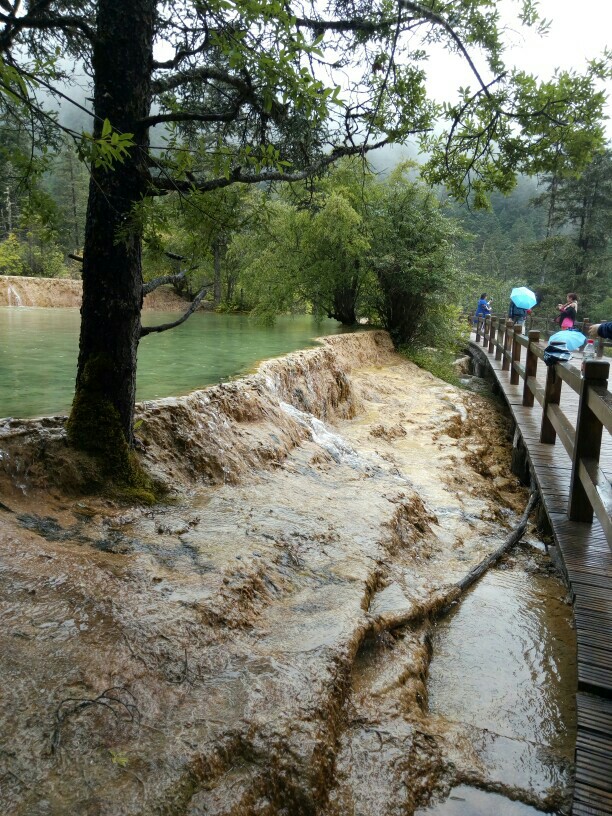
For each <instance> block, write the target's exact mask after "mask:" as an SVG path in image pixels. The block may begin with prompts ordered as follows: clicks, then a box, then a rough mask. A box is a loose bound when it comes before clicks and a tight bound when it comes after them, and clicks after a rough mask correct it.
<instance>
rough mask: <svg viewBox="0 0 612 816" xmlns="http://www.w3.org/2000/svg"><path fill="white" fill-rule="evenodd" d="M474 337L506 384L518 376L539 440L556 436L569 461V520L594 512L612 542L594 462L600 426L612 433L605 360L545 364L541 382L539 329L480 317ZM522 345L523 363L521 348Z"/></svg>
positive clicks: (608, 509)
mask: <svg viewBox="0 0 612 816" xmlns="http://www.w3.org/2000/svg"><path fill="white" fill-rule="evenodd" d="M476 342H477V343H482V345H483V346H487V347H488V351H489V353H491V354H492V353H493V352H495V359H496V360H502V370H503V371H510V383H511V384H513V385H518V384H519V383H520V381H521V379H522V380H523V405H524V406H525V407H532V406H533V404H534V400H537V401H538V403H539V404H540V405H541V406H542V423H541V427H540V442H542V443H544V444H549V445H554V444H555V442H556V439H557V437H559V439H560V440H561V442H562V444H563V447H564V448H565V450H566V452H567V454H568V456H569V457H570V459H571V461H572V475H571V483H570V493H569V502H568V507H567V514H568V517H569V518H570V520H572V521H583V522H587V523H589V524H590V523H591V522H592V521H593V515H594V514H595V515H596V516H597V518H598V519H599V521H600V523H601V526H602V527H603V529H604V531H605V534H606V538H607V540H608V542H610V541H612V486H611V485H610V482H609V480H608V478H607V477H606V475H605V474H604V473H603V471H602V470H601V468H600V467H599V458H600V453H601V441H602V435H603V432H604V429H605V430H606V431H607V433H609V434H612V394H611V393H610V391H609V390H608V375H609V372H610V363H609V362H607V361H605V360H591V361H588V362H586V363H585V365H584V371H583V373H582V375H581V372H580V371H579V370H578V369H577V368H575V367H574V366H571V365H570V364H569V363H556V364H555V365H552V366H548V367H547V369H546V382H545V384H544V385H542V384H541V383H539V382H538V381H537V369H538V361H539V360H542V359H543V357H544V346H543V345H542V344H541V343H540V332H539V331H538V330H533V329H532V330H531V331H529V332H528V335H527V336H525V335H524V334H523V327H522V326H515V325H514V324H513V322H512V321H511V320H509V319H507V318H503V317H495V316H493V315H491V316H488V317H486V318H482V317H480V318H479V319H478V322H477V325H476ZM523 349H525V350H526V357H525V363H524V365H523V364H522V363H521V352H522V350H523ZM563 383H565V384H566V386H568V387H569V388H571V389H572V390H573V391H575V392H576V393H577V394H578V395H579V404H578V415H577V420H576V425H575V427H574V425H573V424H572V422H571V420H570V419H568V417H567V416H566V415H565V414H564V412H563V411H562V410H561V407H560V402H561V386H562V384H563Z"/></svg>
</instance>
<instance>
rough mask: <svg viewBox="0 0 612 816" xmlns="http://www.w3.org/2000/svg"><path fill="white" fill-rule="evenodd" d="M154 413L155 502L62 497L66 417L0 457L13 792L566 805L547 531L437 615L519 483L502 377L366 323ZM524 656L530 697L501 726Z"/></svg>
mask: <svg viewBox="0 0 612 816" xmlns="http://www.w3.org/2000/svg"><path fill="white" fill-rule="evenodd" d="M140 417H141V418H142V423H141V425H140V426H139V435H140V436H141V438H142V442H143V446H144V453H143V458H144V460H145V462H146V463H147V465H148V467H149V468H150V469H152V470H153V471H154V472H155V473H156V474H157V475H158V477H159V478H163V479H164V480H165V481H166V482H167V483H168V484H173V485H174V486H175V487H176V488H177V492H176V494H175V497H174V499H173V501H172V502H171V503H168V504H166V505H164V506H158V507H154V508H126V507H119V506H117V505H116V504H114V503H113V502H111V501H108V500H104V499H102V498H90V499H86V500H85V499H82V498H79V499H67V498H66V496H65V493H64V492H62V491H60V490H59V488H58V487H53V480H52V479H51V477H50V476H49V473H48V458H49V457H47V461H46V462H41V460H40V458H39V459H36V456H35V454H34V453H27V452H25V451H26V449H27V448H28V445H27V444H26V442H25V441H24V440H32V439H34V438H35V437H36V434H37V433H39V434H40V433H41V432H42V433H46V432H49V433H51V434H53V435H54V439H55V443H54V444H56V445H58V446H61V444H62V422H61V420H57V421H53V422H49V423H48V426H47V427H46V428H45V427H43V425H42V424H41V423H39V424H38V425H37V424H36V423H21V425H20V426H19V428H18V431H19V434H21V435H20V436H19V439H21V441H22V447H23V449H24V452H22V454H21V459H19V461H20V462H21V463H22V465H23V467H22V468H21V470H19V472H18V475H19V479H15V478H13V477H14V473H13V475H12V474H11V471H10V469H5V470H4V481H2V482H0V484H2V486H3V492H2V496H1V497H0V498H1V499H2V505H1V506H0V554H1V558H2V561H1V565H0V597H1V599H2V606H1V608H0V613H1V622H2V627H1V629H0V666H1V669H2V677H3V681H4V682H3V694H2V697H1V699H0V717H1V720H2V726H3V739H2V745H1V746H0V811H1V812H3V813H11V814H15V815H16V816H25V815H26V814H27V816H38V815H39V814H40V815H41V816H42V814H79V815H80V814H92V815H93V814H96V816H97V815H98V814H113V816H114V814H130V815H131V814H134V815H135V814H138V815H139V816H145V814H153V813H154V814H168V815H170V814H172V816H174V815H175V814H176V815H177V816H178V814H189V816H200V815H202V816H203V814H215V815H216V816H239V815H240V816H247V814H249V815H250V814H258V816H261V815H262V814H263V816H268V815H269V816H283V815H284V814H287V816H289V814H291V816H293V815H294V814H295V815H296V816H299V814H313V815H314V814H317V816H344V814H355V815H356V814H363V816H370V815H371V816H374V814H396V813H397V814H411V813H414V812H418V813H421V812H424V813H425V812H429V810H425V809H426V808H430V809H431V808H436V807H442V808H444V807H447V808H448V807H449V806H454V805H456V804H458V803H460V801H461V800H462V799H463V801H466V802H468V804H466V805H465V809H464V810H463V811H461V810H458V811H455V810H439V811H437V810H436V811H431V812H436V813H437V812H440V813H447V812H448V813H455V812H457V813H462V814H464V816H467V814H471V813H476V812H478V811H477V810H476V809H472V810H471V809H470V808H476V807H479V806H480V804H481V802H480V800H479V799H478V797H479V796H484V797H485V798H486V796H487V795H489V796H491V797H493V796H496V797H497V798H498V799H499V800H503V802H505V803H508V802H512V801H515V802H518V803H519V804H520V803H521V802H522V803H524V807H525V808H526V809H525V810H524V811H516V813H520V812H524V813H529V812H537V809H546V810H549V811H550V810H551V809H557V811H558V812H563V808H564V807H565V805H566V802H567V790H568V785H569V784H570V782H571V767H570V765H569V759H570V758H571V753H572V750H573V746H572V724H571V721H570V722H568V718H567V716H566V714H567V711H568V709H570V708H571V699H570V698H571V693H570V692H569V691H568V689H571V688H572V682H573V681H574V674H573V671H574V667H573V666H572V665H571V646H572V641H571V638H572V633H571V628H570V623H569V621H570V613H569V609H568V607H567V606H566V605H565V604H564V603H563V598H564V595H565V590H564V588H563V585H562V584H561V582H560V581H559V579H558V578H557V577H556V575H555V574H554V571H553V570H552V569H550V567H549V562H548V560H547V557H546V556H545V554H544V553H543V552H541V550H540V549H539V548H538V546H537V541H535V540H532V541H531V544H529V542H528V543H527V544H525V545H524V546H521V547H519V548H517V549H516V550H515V551H513V553H512V554H511V555H510V556H507V557H506V559H504V561H503V562H502V563H501V564H500V565H499V568H497V569H496V570H494V571H493V572H492V573H490V576H493V577H495V578H496V579H497V578H498V577H499V576H501V579H500V580H501V583H500V581H499V580H498V581H497V583H495V580H493V578H492V577H490V576H487V577H485V578H484V579H483V581H482V582H481V584H479V585H478V587H477V588H476V589H475V590H474V591H472V592H471V593H470V594H469V595H468V596H467V598H466V599H465V600H464V601H463V602H462V603H460V604H457V605H456V607H454V611H453V613H452V614H451V615H450V616H448V615H447V616H444V617H442V618H441V617H440V612H441V609H442V608H443V607H445V606H446V605H447V601H448V592H449V587H450V586H451V585H452V584H453V583H454V582H456V581H457V580H459V579H460V578H462V577H463V576H464V575H465V574H466V573H467V572H468V571H469V570H470V568H471V567H473V566H474V565H475V564H476V563H478V562H479V561H481V560H482V558H484V557H485V556H486V555H487V554H488V553H489V552H491V551H492V550H493V549H495V548H496V546H498V544H499V542H500V540H501V539H502V538H503V537H504V536H505V534H506V532H507V530H508V528H509V527H511V526H512V524H513V523H514V522H515V520H516V516H517V513H519V514H520V512H521V511H522V508H523V507H524V505H525V503H526V494H525V491H524V490H523V488H521V487H520V486H519V485H518V484H517V483H516V482H515V480H513V478H512V477H511V476H510V475H509V465H510V448H509V439H508V433H509V427H508V424H507V420H506V419H505V418H504V417H503V416H502V415H501V414H500V413H499V411H498V410H497V408H496V407H495V405H494V404H493V403H492V402H491V400H489V399H488V398H486V397H481V396H479V395H475V394H473V393H467V392H465V391H460V390H457V389H455V388H453V387H451V386H448V385H446V384H445V383H442V382H441V381H439V380H436V379H435V378H433V377H432V376H431V375H430V374H428V373H426V372H423V371H420V370H419V369H418V368H416V367H415V366H414V365H413V364H411V363H409V362H407V361H405V360H403V359H402V358H400V357H398V356H396V355H395V354H394V353H393V352H392V350H391V347H390V344H389V341H388V338H387V337H386V335H384V334H382V333H376V332H371V333H367V334H363V335H345V336H339V337H333V338H328V339H327V341H326V343H325V345H324V346H323V347H322V348H321V349H314V350H311V351H308V352H300V353H297V354H293V355H289V356H288V357H286V358H283V359H281V360H274V361H270V362H269V363H265V364H264V365H263V366H262V367H261V368H260V370H259V372H258V374H256V375H254V376H253V377H249V378H246V379H245V380H243V381H239V382H236V383H231V384H227V385H225V386H219V387H215V388H211V389H206V390H205V391H201V392H196V393H194V394H192V395H190V396H189V397H185V398H180V399H173V400H162V401H160V402H159V403H154V404H147V405H142V406H141V407H140ZM9 431H10V429H5V434H4V436H0V450H4V461H5V462H6V461H7V459H10V461H11V462H13V463H14V462H15V461H16V457H17V452H16V451H17V447H14V448H12V447H11V444H13V443H12V442H11V441H10V440H11V439H14V431H15V429H14V428H13V437H11V435H10V433H9ZM11 457H12V458H11ZM28 457H30V458H29V459H28ZM28 462H30V469H29V470H28V468H27V467H26V464H27V463H28ZM33 463H34V464H36V467H34V464H33ZM510 576H512V580H510ZM515 579H516V580H515ZM491 581H493V582H492V583H491ZM513 581H514V583H513ZM487 582H489V583H487ZM481 587H483V589H481ZM478 592H481V593H484V594H483V595H482V597H481V596H480V595H478ZM483 599H484V600H483ZM551 599H552V600H551ZM483 604H484V607H483ZM487 604H488V605H489V606H488V607H487ZM550 604H553V606H552V607H551V606H550ZM487 608H488V609H489V611H490V615H491V616H492V617H494V618H495V619H496V620H499V621H503V620H506V618H508V623H507V625H504V624H502V623H500V627H499V631H500V632H501V634H500V636H499V637H497V638H496V636H495V631H490V632H489V633H488V635H487V638H486V639H485V640H486V643H487V649H488V650H489V652H490V654H489V655H488V657H487V661H488V663H490V664H495V665H496V666H499V667H500V668H499V671H497V672H496V674H499V675H501V677H494V678H493V681H494V682H493V685H494V687H495V689H496V695H493V696H492V698H491V699H488V700H486V701H485V702H486V704H484V703H483V706H482V708H483V711H484V714H483V713H482V712H481V711H480V710H479V707H478V705H474V701H475V700H476V702H478V700H481V699H482V700H484V696H485V695H484V692H483V691H482V689H480V688H476V687H474V686H473V685H471V684H473V682H474V678H475V677H480V675H481V674H482V671H481V670H480V668H479V666H475V667H474V666H473V665H472V664H473V662H474V660H472V659H471V655H472V652H474V651H476V653H478V650H477V649H476V650H474V649H468V648H464V646H463V643H464V642H467V640H466V638H467V635H466V632H467V631H470V632H471V637H472V639H473V640H475V642H476V643H478V637H479V633H478V626H479V625H480V624H481V623H482V620H483V616H484V617H485V618H486V615H487V614H488V613H487V612H486V610H487ZM464 609H467V610H468V612H467V613H465V614H467V621H468V622H467V623H466V622H465V620H466V619H463V622H462V619H461V617H460V616H461V614H462V610H464ZM483 609H484V611H483ZM470 610H472V611H471V613H470ZM549 613H550V614H549ZM470 614H471V617H470ZM504 616H506V618H505V617H504ZM508 616H509V617H508ZM550 619H552V621H553V623H552V624H551V625H550V626H549V624H548V623H547V621H548V620H550ZM470 620H471V624H470V622H469V621H470ZM447 622H448V626H449V627H450V629H449V632H450V634H449V633H445V630H444V626H446V623H447ZM453 626H456V627H458V628H457V631H458V632H459V638H458V639H455V640H453V637H454V635H453V634H452V632H453V631H454V630H453V629H452V627H453ZM470 627H471V628H470ZM516 630H518V631H519V633H520V636H519V638H518V640H516V639H513V637H511V636H510V634H509V633H513V632H515V631H516ZM504 632H505V634H504ZM480 636H481V638H482V632H481V633H480ZM445 638H446V640H445ZM555 639H556V640H557V641H558V640H559V639H560V640H561V641H562V643H563V644H565V646H564V647H563V649H561V653H560V655H559V654H558V653H557V651H555V648H556V647H554V646H553V641H554V640H555ZM449 644H450V645H449ZM445 654H448V655H450V657H448V661H449V662H448V663H446V664H445V663H444V662H442V663H439V662H437V661H438V657H437V655H441V656H442V657H441V658H440V659H442V660H444V655H445ZM432 656H433V661H432ZM492 656H495V657H496V659H497V663H495V661H493V659H492ZM474 659H476V658H474ZM453 666H454V667H455V670H453ZM517 666H520V667H522V668H521V672H524V674H523V673H521V674H520V678H521V683H523V684H524V689H525V688H527V686H529V685H531V686H533V687H534V688H536V689H538V690H539V692H541V693H539V694H533V695H532V696H531V698H530V699H529V701H528V704H529V706H531V709H533V707H534V706H535V709H536V710H537V712H538V713H537V714H533V710H532V713H531V714H525V716H524V717H523V718H521V717H520V716H519V715H518V714H517V716H516V718H515V721H514V724H513V730H508V729H507V728H506V729H505V730H504V728H502V727H500V723H499V718H498V719H496V717H497V714H496V712H497V711H498V710H502V711H503V708H504V705H505V704H511V705H512V706H516V705H518V703H517V700H518V701H519V702H520V698H521V693H520V689H519V692H517V689H516V685H515V684H514V685H513V682H514V681H513V677H515V676H516V671H517V669H516V667H517ZM504 667H506V669H507V671H505V672H504V671H503V669H504ZM430 672H431V679H428V678H429V674H430ZM446 678H448V684H446V683H445V679H446ZM448 687H450V688H451V689H453V690H455V691H456V692H457V695H458V702H457V699H454V698H453V697H452V695H450V693H448ZM524 689H523V691H524ZM522 696H524V695H522ZM462 701H463V702H462ZM570 719H571V718H570ZM544 723H546V727H544ZM466 789H467V792H466ZM472 790H476V794H474V795H473V796H472V795H471V794H470V791H472ZM457 791H459V793H457ZM470 796H471V798H470ZM487 801H488V802H489V804H491V802H492V800H491V799H489V800H487ZM474 803H476V804H474ZM498 808H499V804H498V803H497V804H494V805H492V809H491V810H490V811H489V812H494V811H495V812H498ZM482 812H483V813H485V812H487V811H486V810H483V811H482ZM499 812H500V813H501V812H503V811H502V810H501V809H499ZM514 812H515V811H510V810H509V811H508V813H514Z"/></svg>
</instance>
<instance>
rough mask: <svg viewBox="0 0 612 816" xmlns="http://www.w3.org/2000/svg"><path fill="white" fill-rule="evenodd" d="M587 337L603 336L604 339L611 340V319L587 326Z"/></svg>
mask: <svg viewBox="0 0 612 816" xmlns="http://www.w3.org/2000/svg"><path fill="white" fill-rule="evenodd" d="M589 337H603V338H604V339H605V340H612V320H610V321H608V322H607V323H594V324H593V325H592V326H589Z"/></svg>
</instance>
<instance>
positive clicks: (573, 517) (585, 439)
mask: <svg viewBox="0 0 612 816" xmlns="http://www.w3.org/2000/svg"><path fill="white" fill-rule="evenodd" d="M609 373H610V363H607V362H604V361H603V360H590V361H589V362H587V363H585V364H584V374H583V378H582V382H581V384H580V403H579V405H578V417H577V419H576V437H575V442H574V456H573V459H572V481H571V483H570V493H569V503H568V506H567V515H568V517H569V519H570V521H585V522H586V523H587V524H590V523H591V522H592V521H593V507H592V505H591V502H590V501H589V497H588V495H587V492H586V490H585V489H584V487H583V485H582V481H581V480H580V476H579V474H578V470H579V467H580V460H581V459H594V460H595V461H596V462H599V454H600V451H601V433H602V427H603V426H602V424H601V421H600V420H599V419H598V418H597V417H596V416H595V414H594V413H593V412H592V411H591V409H590V408H589V406H588V405H587V402H588V395H589V388H590V386H592V385H599V386H602V387H603V388H606V389H607V387H608V374H609Z"/></svg>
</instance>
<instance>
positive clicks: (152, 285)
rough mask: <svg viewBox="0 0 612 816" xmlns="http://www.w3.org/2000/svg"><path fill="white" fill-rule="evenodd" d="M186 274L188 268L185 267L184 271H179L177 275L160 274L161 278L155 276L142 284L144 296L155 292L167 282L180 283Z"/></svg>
mask: <svg viewBox="0 0 612 816" xmlns="http://www.w3.org/2000/svg"><path fill="white" fill-rule="evenodd" d="M186 274H187V270H186V269H183V271H182V272H177V273H176V274H175V275H160V277H159V278H153V280H152V281H149V282H148V283H143V284H142V294H143V296H144V295H148V294H150V293H151V292H154V291H155V289H157V288H158V287H159V286H165V284H167V283H180V282H181V281H182V280H185V275H186Z"/></svg>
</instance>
